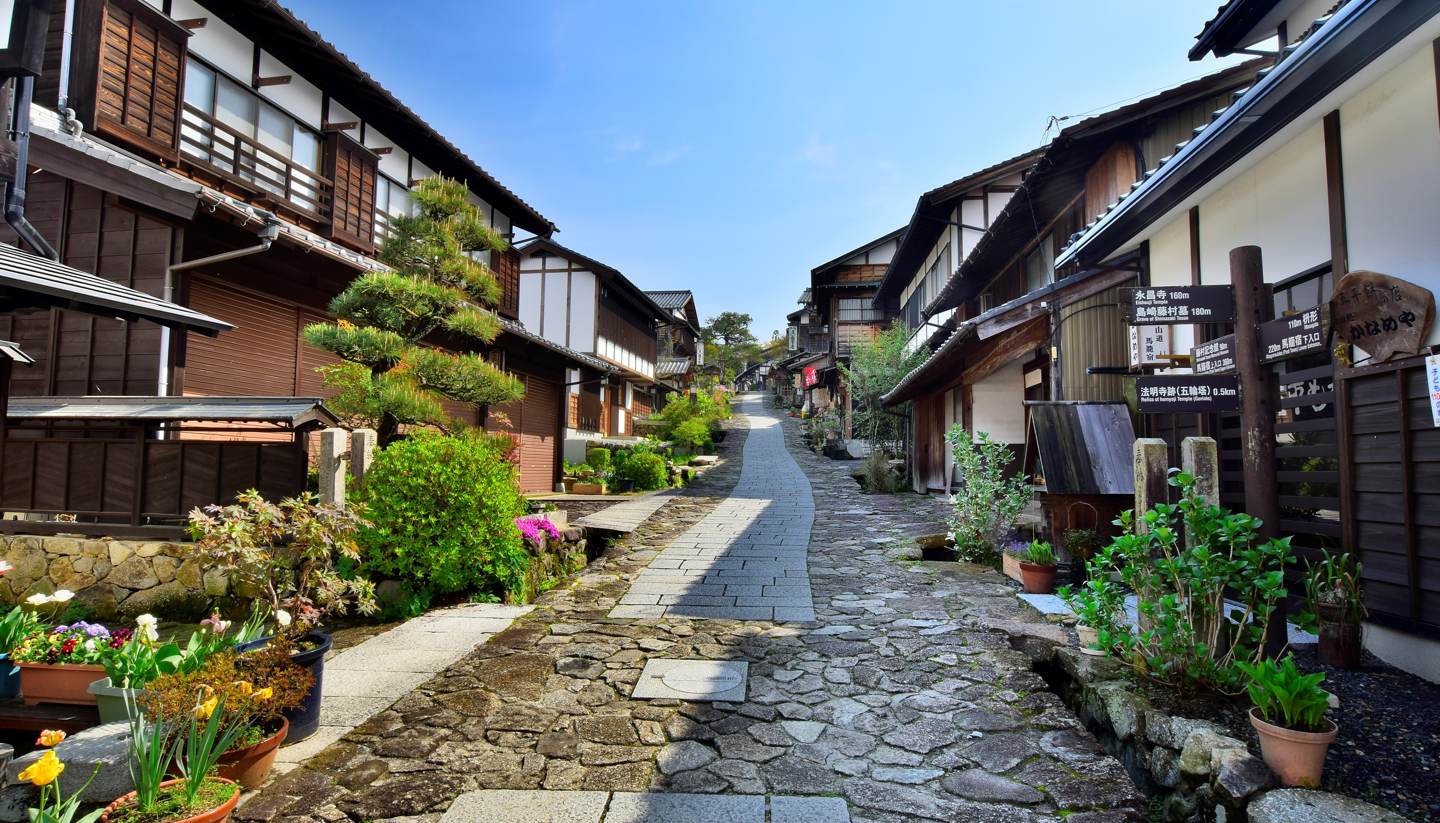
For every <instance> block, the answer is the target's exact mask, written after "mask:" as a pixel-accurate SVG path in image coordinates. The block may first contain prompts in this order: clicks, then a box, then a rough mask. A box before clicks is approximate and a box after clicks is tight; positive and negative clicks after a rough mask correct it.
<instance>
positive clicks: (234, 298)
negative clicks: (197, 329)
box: [185, 277, 300, 397]
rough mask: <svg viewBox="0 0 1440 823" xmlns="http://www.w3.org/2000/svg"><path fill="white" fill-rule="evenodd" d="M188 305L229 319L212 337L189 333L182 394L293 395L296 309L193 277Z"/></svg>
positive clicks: (297, 332) (297, 342)
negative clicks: (226, 326)
mask: <svg viewBox="0 0 1440 823" xmlns="http://www.w3.org/2000/svg"><path fill="white" fill-rule="evenodd" d="M190 306H191V307H192V308H194V309H195V310H196V311H201V312H204V313H206V314H209V315H211V316H212V317H223V318H225V320H226V321H227V322H230V323H234V324H235V329H234V330H233V331H228V332H225V333H224V334H221V335H219V336H218V337H206V336H205V335H202V334H196V333H194V332H191V333H190V335H189V337H188V338H187V343H186V353H185V393H186V394H201V395H252V396H257V397H284V396H290V395H293V394H295V390H296V386H295V383H296V380H295V376H296V372H297V371H298V370H299V369H298V367H297V363H298V360H299V356H300V329H299V325H300V318H299V315H298V314H297V311H296V307H295V306H293V305H290V304H288V303H282V302H280V301H278V300H270V299H267V298H265V297H262V296H260V295H258V294H255V293H253V292H247V291H241V290H239V289H236V288H235V287H233V286H230V285H228V284H226V283H224V282H222V281H220V280H214V279H211V278H208V277H196V278H195V279H194V280H193V281H191V284H190Z"/></svg>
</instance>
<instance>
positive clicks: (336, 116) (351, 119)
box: [328, 97, 409, 186]
mask: <svg viewBox="0 0 1440 823" xmlns="http://www.w3.org/2000/svg"><path fill="white" fill-rule="evenodd" d="M328 119H329V120H330V122H331V123H356V124H358V123H359V122H360V115H358V114H356V113H355V112H353V111H350V110H349V109H347V108H345V107H344V106H342V105H340V103H339V102H338V101H336V100H335V98H333V97H332V98H330V117H329V118H328ZM345 135H346V136H347V137H349V138H350V139H351V140H357V141H358V140H359V139H360V126H359V125H356V126H355V128H353V129H346V130H345ZM365 139H366V140H369V139H370V133H369V129H366V134H365ZM382 168H383V165H382ZM400 168H401V171H400V174H399V175H398V176H396V178H395V179H396V180H399V181H400V182H401V183H404V184H405V185H407V186H408V185H409V183H408V182H407V181H406V180H405V171H404V168H405V167H404V166H401V167H400Z"/></svg>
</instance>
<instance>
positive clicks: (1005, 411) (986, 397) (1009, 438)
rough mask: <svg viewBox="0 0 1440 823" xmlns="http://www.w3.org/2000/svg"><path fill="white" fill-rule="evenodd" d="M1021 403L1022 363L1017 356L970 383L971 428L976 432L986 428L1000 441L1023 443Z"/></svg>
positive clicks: (1022, 388) (1023, 401)
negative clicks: (1016, 358)
mask: <svg viewBox="0 0 1440 823" xmlns="http://www.w3.org/2000/svg"><path fill="white" fill-rule="evenodd" d="M1024 404H1025V373H1024V366H1023V365H1022V364H1021V363H1020V362H1019V361H1018V360H1017V361H1015V362H1013V363H1010V364H1009V365H1007V366H1004V367H1003V368H1000V369H997V370H996V371H995V373H994V374H992V375H990V376H989V377H987V378H985V379H984V380H981V381H980V382H979V383H975V384H973V385H972V386H971V389H970V414H971V416H972V417H973V418H974V425H973V427H972V431H973V432H974V433H975V434H976V435H978V434H979V433H980V432H989V433H990V437H991V438H992V439H994V440H998V441H1000V442H1002V443H1024V442H1025V415H1024V413H1023V408H1024Z"/></svg>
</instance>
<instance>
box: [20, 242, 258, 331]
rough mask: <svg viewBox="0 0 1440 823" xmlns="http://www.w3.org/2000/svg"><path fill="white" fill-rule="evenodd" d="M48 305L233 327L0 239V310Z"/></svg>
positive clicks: (183, 325) (208, 327)
mask: <svg viewBox="0 0 1440 823" xmlns="http://www.w3.org/2000/svg"><path fill="white" fill-rule="evenodd" d="M51 307H53V308H58V309H72V310H74V311H81V312H86V313H88V314H97V315H100V316H102V317H118V318H120V319H122V320H150V321H153V322H155V323H159V324H160V325H162V326H169V327H171V328H175V329H194V330H195V331H198V332H200V333H201V334H207V335H209V336H211V337H214V336H215V335H216V334H218V333H220V332H222V331H229V330H231V329H233V328H235V327H234V326H232V325H231V324H229V323H226V322H225V321H223V320H217V319H215V318H213V317H211V316H210V315H208V314H201V313H200V312H198V311H194V310H193V309H189V308H186V307H185V306H180V305H176V304H174V303H171V302H169V301H168V300H162V299H160V298H159V297H154V296H151V295H148V294H145V293H144V292H141V291H136V290H135V289H132V288H130V287H129V286H122V285H120V284H119V283H115V282H112V281H109V280H106V279H105V278H103V277H97V276H96V275H93V274H88V273H86V272H83V271H80V270H79V269H77V268H73V267H71V266H66V265H64V264H62V263H57V262H55V261H54V260H50V259H48V258H45V257H40V256H39V255H35V254H31V253H29V252H25V251H21V250H20V249H18V248H16V247H14V246H11V245H7V244H3V243H0V311H3V312H14V311H19V310H21V309H38V308H51Z"/></svg>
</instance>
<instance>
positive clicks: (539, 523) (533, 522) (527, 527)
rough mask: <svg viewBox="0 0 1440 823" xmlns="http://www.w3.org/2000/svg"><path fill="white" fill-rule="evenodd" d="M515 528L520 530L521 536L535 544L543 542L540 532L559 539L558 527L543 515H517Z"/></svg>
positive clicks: (553, 538)
mask: <svg viewBox="0 0 1440 823" xmlns="http://www.w3.org/2000/svg"><path fill="white" fill-rule="evenodd" d="M515 528H517V529H519V530H520V535H521V536H522V537H524V538H525V539H526V540H528V541H530V543H531V544H533V545H535V546H539V545H541V544H542V543H543V542H544V540H543V538H542V537H541V535H542V534H548V535H549V536H550V538H551V539H552V540H559V539H560V528H559V527H558V526H556V525H555V524H554V523H552V522H550V520H549V518H545V517H538V516H532V517H517V518H516V519H515Z"/></svg>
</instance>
